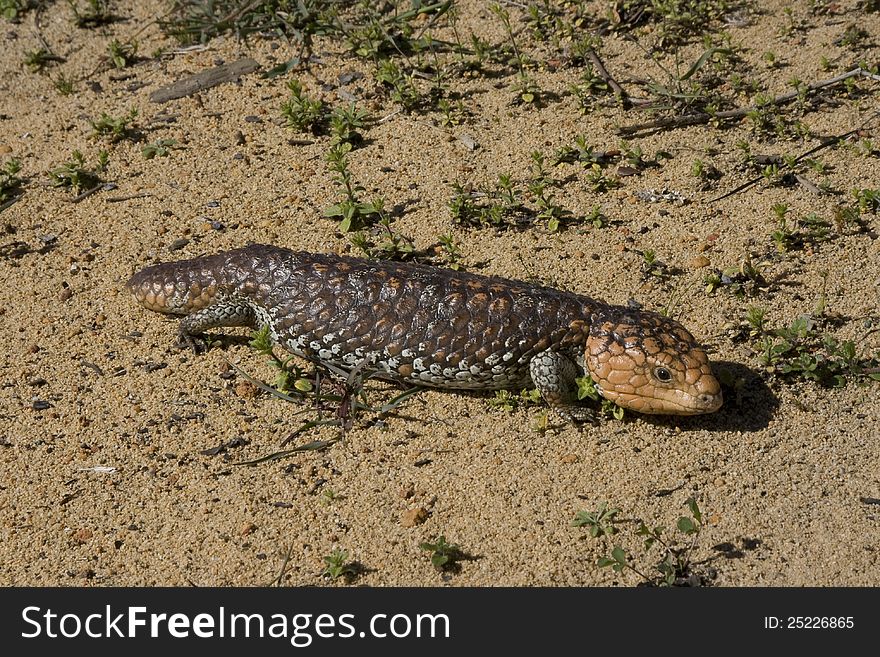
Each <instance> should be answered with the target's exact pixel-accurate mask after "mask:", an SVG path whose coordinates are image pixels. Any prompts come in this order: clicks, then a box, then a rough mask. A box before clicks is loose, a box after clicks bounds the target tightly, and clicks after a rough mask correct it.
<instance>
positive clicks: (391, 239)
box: [348, 199, 415, 260]
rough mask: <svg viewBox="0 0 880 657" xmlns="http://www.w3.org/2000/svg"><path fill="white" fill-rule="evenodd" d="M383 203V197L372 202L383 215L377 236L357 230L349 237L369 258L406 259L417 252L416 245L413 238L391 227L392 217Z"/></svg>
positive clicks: (380, 214)
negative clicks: (385, 209) (386, 211)
mask: <svg viewBox="0 0 880 657" xmlns="http://www.w3.org/2000/svg"><path fill="white" fill-rule="evenodd" d="M382 203H383V201H382V199H375V200H374V201H373V203H372V204H371V206H372V207H373V209H375V210H376V212H377V213H378V214H379V216H380V217H381V218H380V219H379V221H378V223H377V225H376V228H377V229H378V231H377V234H376V236H375V238H374V237H373V236H368V235H367V234H366V233H364V232H363V231H357V232H355V233H353V234H351V235H350V236H349V238H348V239H349V241H350V242H351V243H352V244H353V245H354V246H355V247H356V248H357V249H358V250H359V251H361V252H362V253H363V254H364V255H365V256H367V257H368V258H373V259H377V260H406V259H408V258H409V257H411V256H412V254H413V253H414V252H415V245H414V244H413V241H412V239H411V238H409V237H406V236H404V235H401V234H400V233H398V232H397V231H395V230H393V229H392V228H391V217H389V216H388V215H387V214H385V213H384V207H383V205H382ZM377 204H378V205H377ZM377 240H381V241H377Z"/></svg>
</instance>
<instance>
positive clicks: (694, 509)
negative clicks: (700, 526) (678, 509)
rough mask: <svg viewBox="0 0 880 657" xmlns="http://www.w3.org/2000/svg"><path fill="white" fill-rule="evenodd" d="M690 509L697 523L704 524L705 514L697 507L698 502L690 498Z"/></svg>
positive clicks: (688, 502)
mask: <svg viewBox="0 0 880 657" xmlns="http://www.w3.org/2000/svg"><path fill="white" fill-rule="evenodd" d="M687 505H688V508H689V509H690V510H691V514H692V515H693V516H694V518H695V519H696V521H697V522H703V514H702V512H701V511H700V507H699V506H698V505H697V500H696V499H694V498H693V497H689V498H688V500H687Z"/></svg>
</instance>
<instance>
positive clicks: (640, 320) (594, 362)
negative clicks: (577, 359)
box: [584, 307, 722, 415]
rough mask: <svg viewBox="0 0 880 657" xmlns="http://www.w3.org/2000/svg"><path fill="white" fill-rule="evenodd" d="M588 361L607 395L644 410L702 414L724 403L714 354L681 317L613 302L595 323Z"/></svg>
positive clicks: (595, 378)
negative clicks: (713, 364)
mask: <svg viewBox="0 0 880 657" xmlns="http://www.w3.org/2000/svg"><path fill="white" fill-rule="evenodd" d="M584 360H585V363H586V366H587V371H588V373H589V374H590V377H591V378H592V379H593V381H594V382H595V383H596V387H597V388H598V389H599V392H600V393H601V394H602V396H603V397H605V398H606V399H609V400H611V401H613V402H614V403H615V404H617V405H618V406H622V407H624V408H629V409H632V410H634V411H637V412H639V413H647V414H666V415H697V414H700V413H712V412H714V411H717V410H718V409H719V408H720V407H721V403H722V397H721V386H720V385H719V383H718V380H717V379H716V378H715V376H714V375H713V374H712V368H711V365H710V364H709V358H708V356H706V352H705V351H704V350H703V348H702V347H701V346H700V345H699V344H698V343H697V341H696V340H694V337H693V336H692V335H691V334H690V333H689V332H688V331H687V329H685V328H684V327H683V326H682V325H681V324H679V323H678V322H676V321H674V320H671V319H669V318H667V317H664V316H662V315H659V314H657V313H653V312H644V311H635V310H630V309H628V308H624V307H612V308H611V309H610V310H609V311H607V312H605V313H602V314H600V315H599V316H598V317H597V318H596V320H595V321H594V322H592V324H591V327H590V335H589V337H588V338H587V349H586V354H585V359H584Z"/></svg>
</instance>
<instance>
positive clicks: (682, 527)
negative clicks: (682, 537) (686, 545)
mask: <svg viewBox="0 0 880 657" xmlns="http://www.w3.org/2000/svg"><path fill="white" fill-rule="evenodd" d="M678 529H679V531H682V532H684V533H685V534H693V533H694V532H695V531H697V528H696V525H694V522H693V521H692V520H691V519H690V518H686V517H684V516H681V517H680V518H679V519H678Z"/></svg>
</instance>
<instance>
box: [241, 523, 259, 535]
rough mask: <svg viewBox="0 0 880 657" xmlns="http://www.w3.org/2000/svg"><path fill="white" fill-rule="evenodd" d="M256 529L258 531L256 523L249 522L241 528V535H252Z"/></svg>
mask: <svg viewBox="0 0 880 657" xmlns="http://www.w3.org/2000/svg"><path fill="white" fill-rule="evenodd" d="M255 531H257V526H256V525H255V524H254V523H252V522H249V523H247V524H246V525H245V526H244V527H242V528H241V535H242V536H250V535H251V534H253V533H254V532H255Z"/></svg>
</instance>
